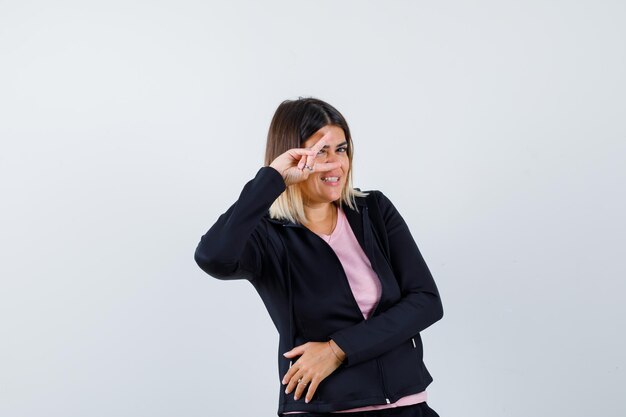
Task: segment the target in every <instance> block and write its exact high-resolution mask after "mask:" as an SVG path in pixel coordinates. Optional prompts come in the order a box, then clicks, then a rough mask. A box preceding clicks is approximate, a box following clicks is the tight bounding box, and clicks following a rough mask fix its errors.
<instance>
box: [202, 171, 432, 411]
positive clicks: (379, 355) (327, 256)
mask: <svg viewBox="0 0 626 417" xmlns="http://www.w3.org/2000/svg"><path fill="white" fill-rule="evenodd" d="M285 189H286V186H285V182H284V180H283V178H282V176H281V175H280V173H279V172H278V171H277V170H275V169H274V168H272V167H269V166H265V167H262V168H261V169H259V171H258V172H257V174H256V176H255V177H254V178H253V179H252V180H250V181H249V182H248V183H246V185H245V186H244V187H243V190H242V191H241V194H240V195H239V198H238V199H237V201H236V202H235V203H234V204H233V205H232V206H231V207H230V208H229V209H228V210H227V211H226V212H225V213H223V214H222V215H221V216H220V217H219V218H218V219H217V221H216V222H215V224H214V225H213V226H212V227H211V228H210V229H209V231H208V232H207V233H206V234H205V235H204V236H202V238H201V240H200V243H199V244H198V247H197V249H196V251H195V256H194V258H195V261H196V262H197V264H198V265H199V266H200V268H202V270H203V271H205V272H206V273H207V274H209V275H212V276H213V277H215V278H219V279H225V280H230V279H247V280H249V281H250V282H251V283H252V285H253V286H254V288H255V289H256V290H257V292H258V293H259V295H260V296H261V298H262V300H263V302H264V304H265V306H266V308H267V310H268V312H269V314H270V316H271V318H272V321H273V322H274V325H275V326H276V328H277V330H278V332H279V334H280V340H279V353H278V371H279V375H278V376H279V379H278V381H279V406H278V415H280V414H281V413H283V412H285V411H297V410H304V411H309V412H331V411H337V410H343V409H348V408H352V407H361V406H365V405H373V404H385V403H391V402H395V401H396V400H398V399H399V398H400V397H402V396H405V395H409V394H414V393H417V392H421V391H423V390H424V389H425V388H426V387H427V386H428V385H429V384H430V383H431V382H432V380H433V379H432V377H431V375H430V373H429V372H428V370H427V369H426V366H425V365H424V363H423V361H422V341H421V338H420V334H419V332H421V331H422V330H424V329H425V328H427V327H428V326H430V325H431V324H433V323H434V322H436V321H437V320H439V319H441V318H442V316H443V307H442V304H441V300H440V298H439V291H438V290H437V287H436V285H435V282H434V280H433V277H432V275H431V274H430V271H429V269H428V267H427V266H426V263H425V262H424V259H423V258H422V255H421V254H420V251H419V249H418V248H417V245H416V243H415V241H414V240H413V238H412V236H411V233H410V232H409V229H408V227H407V225H406V223H405V221H404V220H403V218H402V217H401V216H400V214H399V213H398V211H397V210H396V208H395V207H394V206H393V204H392V203H391V201H390V200H389V199H388V198H387V197H386V196H385V195H383V193H382V192H380V191H375V190H374V191H368V192H369V193H370V195H369V196H368V197H357V199H356V200H357V206H358V210H352V209H350V208H349V207H348V206H346V205H343V206H342V208H343V210H344V212H345V214H346V218H347V219H348V222H349V224H350V226H351V228H352V230H353V232H354V234H355V236H356V238H357V240H358V242H359V244H360V245H361V247H362V248H363V251H364V252H365V254H366V255H367V257H368V258H369V260H370V262H371V265H372V268H373V269H374V270H375V272H376V273H377V275H378V277H379V278H380V282H381V284H382V295H381V299H380V301H379V303H378V305H377V307H376V308H375V310H374V312H373V313H372V315H371V316H370V317H369V318H368V319H367V320H365V319H364V318H363V315H362V313H361V310H360V309H359V306H358V304H357V302H356V300H355V298H354V296H353V294H352V291H351V289H350V286H349V283H348V280H347V277H346V275H345V271H344V269H343V267H342V265H341V263H340V261H339V258H338V257H337V255H336V254H335V252H334V250H333V249H332V248H331V247H330V246H329V245H328V244H327V243H326V242H325V241H324V240H323V239H322V238H321V237H319V236H318V235H316V234H315V233H313V232H312V231H310V230H309V229H307V228H306V227H304V226H302V225H300V224H296V223H292V222H288V221H280V220H276V219H272V218H270V217H269V212H268V210H269V207H270V206H271V204H272V203H273V202H274V200H276V198H278V196H279V195H280V194H281V193H282V192H283V191H284V190H285ZM374 199H375V200H374ZM372 204H377V207H378V208H379V213H380V215H379V216H378V217H376V216H374V217H375V218H376V219H380V218H381V217H382V221H383V222H384V228H385V229H386V236H380V233H376V230H380V229H379V228H377V227H374V225H375V224H377V223H372V222H373V219H372V218H371V217H372V214H373V213H372V212H373V210H372ZM368 206H369V207H368ZM385 246H388V248H385ZM386 253H388V254H389V256H387V255H386ZM331 338H332V339H333V340H334V341H335V342H336V343H337V344H338V345H339V347H341V349H342V350H343V351H344V352H345V354H346V359H345V361H344V363H343V364H342V365H341V366H340V367H339V368H337V369H336V370H335V371H334V372H333V373H332V374H331V375H329V376H328V377H327V378H326V379H324V380H323V381H322V382H321V383H320V385H319V386H318V388H317V391H316V392H315V395H314V396H313V398H312V400H311V402H309V403H308V404H307V403H305V402H304V396H303V397H302V398H300V399H299V400H297V401H295V400H294V399H293V394H294V391H292V392H291V393H290V394H285V392H284V390H285V386H284V385H282V383H281V382H280V380H281V379H282V377H283V376H284V375H285V374H286V373H287V371H288V369H289V366H290V359H288V358H285V357H284V356H283V355H282V353H284V352H287V351H288V350H291V349H292V348H293V347H294V346H297V345H300V344H302V343H305V342H307V341H327V340H330V339H331ZM294 361H295V360H294Z"/></svg>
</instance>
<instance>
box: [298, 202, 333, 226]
mask: <svg viewBox="0 0 626 417" xmlns="http://www.w3.org/2000/svg"><path fill="white" fill-rule="evenodd" d="M336 210H337V208H336V207H335V205H334V204H333V203H319V204H312V205H311V204H307V203H305V204H304V214H305V215H306V218H307V219H308V220H309V223H313V224H320V223H324V222H328V221H333V219H334V218H335V216H336Z"/></svg>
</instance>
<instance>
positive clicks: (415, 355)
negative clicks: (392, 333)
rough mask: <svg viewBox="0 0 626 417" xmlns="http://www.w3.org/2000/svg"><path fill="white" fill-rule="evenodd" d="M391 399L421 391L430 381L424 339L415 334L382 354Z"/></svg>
mask: <svg viewBox="0 0 626 417" xmlns="http://www.w3.org/2000/svg"><path fill="white" fill-rule="evenodd" d="M381 361H382V363H383V369H384V378H385V382H386V384H387V388H388V390H389V395H390V397H391V401H392V402H393V401H396V400H397V399H398V398H400V397H402V396H404V395H408V394H414V393H417V392H420V391H421V390H423V388H425V387H426V385H428V383H430V381H431V380H432V379H431V380H429V377H430V375H429V374H428V373H427V372H425V370H426V369H425V367H424V366H423V362H422V341H421V339H420V337H419V335H416V336H413V337H411V338H410V339H408V340H406V341H405V342H404V343H402V344H400V346H397V347H396V348H394V349H392V350H390V351H389V352H387V353H385V354H384V355H382V356H381Z"/></svg>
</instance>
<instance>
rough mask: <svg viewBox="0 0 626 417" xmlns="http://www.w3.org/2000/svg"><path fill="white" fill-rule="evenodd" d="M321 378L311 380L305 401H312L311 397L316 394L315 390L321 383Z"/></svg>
mask: <svg viewBox="0 0 626 417" xmlns="http://www.w3.org/2000/svg"><path fill="white" fill-rule="evenodd" d="M320 382H321V379H319V378H313V379H312V380H311V382H310V383H309V389H308V391H307V392H306V398H305V399H304V401H305V402H307V403H308V402H309V401H311V399H312V398H313V395H314V394H315V391H317V386H318V385H319V384H320Z"/></svg>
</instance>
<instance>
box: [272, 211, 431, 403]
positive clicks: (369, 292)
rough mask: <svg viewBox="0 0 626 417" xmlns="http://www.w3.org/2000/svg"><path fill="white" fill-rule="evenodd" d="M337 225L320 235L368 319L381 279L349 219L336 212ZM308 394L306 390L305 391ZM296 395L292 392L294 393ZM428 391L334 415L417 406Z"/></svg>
mask: <svg viewBox="0 0 626 417" xmlns="http://www.w3.org/2000/svg"><path fill="white" fill-rule="evenodd" d="M337 214H338V216H337V225H336V226H335V230H333V231H332V233H331V234H330V235H325V234H323V233H318V236H320V237H321V238H322V239H324V240H325V241H326V243H328V244H329V245H330V247H331V248H333V250H334V251H335V253H336V254H337V257H338V258H339V260H340V261H341V264H342V265H343V269H344V270H345V271H346V276H347V277H348V283H349V284H350V288H351V289H352V293H353V294H354V298H355V299H356V301H357V303H358V304H359V307H360V308H361V312H362V313H363V317H364V318H366V319H367V318H369V316H370V314H371V313H372V311H374V308H375V307H376V304H377V303H378V300H380V291H381V289H380V280H379V279H378V276H377V275H376V272H374V270H373V269H372V265H371V264H370V261H369V259H368V257H367V255H365V253H364V252H363V249H361V245H359V242H358V240H357V239H356V236H354V232H353V231H352V228H351V227H350V223H348V220H347V219H346V215H345V214H344V212H343V210H337ZM305 392H306V391H305ZM291 394H293V391H292V392H291ZM300 400H302V401H304V397H302V398H300ZM426 400H427V398H426V391H422V392H418V393H416V394H411V395H406V396H404V397H402V398H400V399H399V400H398V401H396V402H394V403H391V404H380V405H367V406H364V407H357V408H350V409H347V410H339V411H334V412H335V413H347V412H354V411H368V410H380V409H383V408H394V407H400V406H403V405H412V404H417V403H420V402H423V401H426ZM305 412H306V411H289V412H285V413H283V414H293V413H305Z"/></svg>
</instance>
